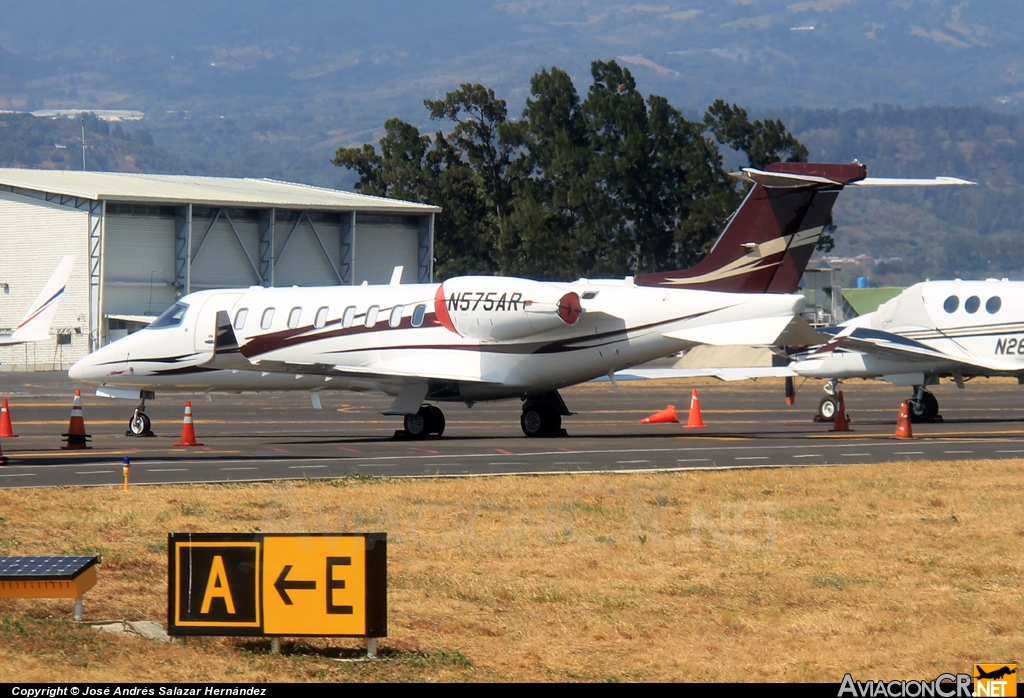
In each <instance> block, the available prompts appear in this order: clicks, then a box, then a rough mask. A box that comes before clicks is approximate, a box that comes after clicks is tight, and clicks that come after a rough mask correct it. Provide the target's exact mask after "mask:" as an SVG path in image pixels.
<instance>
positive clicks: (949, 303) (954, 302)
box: [942, 296, 960, 313]
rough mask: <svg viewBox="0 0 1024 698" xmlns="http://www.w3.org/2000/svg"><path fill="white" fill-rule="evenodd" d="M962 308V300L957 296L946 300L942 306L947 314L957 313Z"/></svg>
mask: <svg viewBox="0 0 1024 698" xmlns="http://www.w3.org/2000/svg"><path fill="white" fill-rule="evenodd" d="M959 307H960V299H959V298H957V297H956V296H950V297H949V298H947V299H946V302H945V303H943V304H942V309H943V310H945V311H946V312H947V313H955V312H956V309H957V308H959Z"/></svg>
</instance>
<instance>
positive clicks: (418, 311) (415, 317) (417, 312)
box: [412, 304, 427, 327]
mask: <svg viewBox="0 0 1024 698" xmlns="http://www.w3.org/2000/svg"><path fill="white" fill-rule="evenodd" d="M426 313H427V306H425V305H423V304H420V305H417V306H416V307H415V308H414V309H413V311H412V326H413V327H419V326H420V325H422V324H423V316H424V315H425V314H426Z"/></svg>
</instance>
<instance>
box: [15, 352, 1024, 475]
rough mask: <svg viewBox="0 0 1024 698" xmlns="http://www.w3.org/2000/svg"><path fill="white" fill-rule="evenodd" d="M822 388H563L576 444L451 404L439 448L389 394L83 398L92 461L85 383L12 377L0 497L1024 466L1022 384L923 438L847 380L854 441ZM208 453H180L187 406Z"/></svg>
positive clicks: (891, 398) (874, 388)
mask: <svg viewBox="0 0 1024 698" xmlns="http://www.w3.org/2000/svg"><path fill="white" fill-rule="evenodd" d="M693 387H696V388H697V389H698V390H699V396H700V404H701V408H702V411H703V416H704V421H705V423H706V424H707V426H708V428H707V429H700V430H696V429H694V430H691V429H685V428H683V425H682V424H658V425H641V424H640V423H639V421H640V420H641V419H642V418H643V417H645V416H647V415H649V414H651V413H653V412H655V411H657V410H660V409H663V408H664V407H665V406H666V405H669V404H671V405H675V406H676V408H677V409H678V413H679V418H680V420H682V421H683V423H684V424H685V421H686V414H687V410H688V408H689V403H690V390H691V388H693ZM820 388H821V384H820V383H817V382H814V383H812V382H808V383H806V384H804V385H803V386H800V387H799V390H798V394H797V401H796V405H794V406H792V407H787V406H786V405H785V402H784V399H783V394H782V392H783V391H782V384H781V381H775V380H773V381H758V382H756V383H754V382H737V383H720V382H717V381H710V380H700V381H689V382H687V381H658V382H644V381H636V382H628V383H627V382H621V383H619V385H618V386H617V387H616V386H612V385H611V384H609V383H590V384H586V385H581V386H576V387H572V388H569V389H566V390H563V391H562V395H563V397H564V398H565V401H566V404H567V405H568V406H569V409H570V410H572V411H574V412H577V414H576V415H574V416H572V417H566V418H564V419H563V426H564V427H565V429H566V430H567V432H568V436H566V437H553V438H544V439H528V438H526V437H525V436H523V434H522V431H521V430H520V427H519V413H520V404H519V403H518V401H505V402H497V403H480V404H476V405H474V406H473V407H472V408H471V409H467V407H466V406H465V405H463V404H461V403H455V404H449V405H447V406H446V405H442V406H441V407H442V409H444V412H445V417H446V419H447V428H446V430H445V433H444V436H443V437H442V438H440V439H428V440H424V441H408V440H401V439H395V438H394V437H393V435H394V432H395V430H396V429H400V428H401V420H400V419H399V418H395V417H385V416H382V415H381V412H383V411H384V410H385V409H386V408H387V406H388V405H389V404H390V399H389V398H387V397H385V396H382V395H371V394H357V393H348V392H324V393H322V394H321V395H322V397H321V400H322V405H323V409H321V410H314V409H312V407H311V403H310V399H309V397H308V395H307V394H306V393H303V392H297V393H282V392H279V393H250V394H241V395H221V394H215V395H213V397H212V401H211V402H207V401H206V399H205V397H204V396H202V395H192V396H183V395H163V394H161V395H158V396H157V399H156V400H153V401H150V402H149V403H148V405H147V413H148V414H149V416H150V417H151V418H152V419H153V428H154V431H155V432H156V433H157V436H156V437H154V438H129V437H126V436H125V435H124V434H125V429H126V427H127V422H128V418H129V416H130V415H131V412H132V410H133V409H134V404H133V403H131V402H129V401H124V400H111V399H106V398H98V397H96V396H95V395H94V394H93V393H92V391H90V390H88V389H83V391H82V395H83V404H84V415H85V423H86V430H87V432H88V433H89V434H91V435H92V440H91V445H92V448H91V449H90V450H79V451H64V450H61V448H60V447H61V446H62V445H63V442H62V439H61V436H60V435H61V434H62V433H64V432H65V431H67V426H68V418H69V415H70V410H71V403H72V397H73V395H74V389H75V385H74V384H73V383H72V382H71V381H70V379H68V378H67V376H66V374H63V373H60V372H53V373H29V374H24V373H10V372H6V373H0V396H6V397H8V398H9V400H10V410H11V416H12V419H13V422H14V430H15V433H17V434H18V435H19V437H18V438H4V439H0V449H2V450H3V453H4V455H5V456H7V458H8V464H7V465H6V466H2V467H0V487H48V486H58V485H64V486H81V485H106V486H110V485H118V484H120V483H121V482H122V471H121V461H122V458H123V457H124V456H128V457H129V458H130V459H131V463H132V468H131V482H132V484H135V485H138V484H157V483H182V482H230V481H256V480H279V479H302V478H313V479H320V478H335V477H343V476H352V475H362V476H390V477H417V476H419V477H432V476H472V475H495V474H530V473H552V472H599V471H644V470H673V469H695V468H723V467H730V468H737V467H748V468H749V467H772V466H821V465H855V464H864V463H883V462H890V461H898V460H919V459H927V460H933V461H943V460H959V459H978V458H1017V457H1021V456H1022V455H1024V410H1022V409H1021V403H1022V398H1024V394H1022V392H1021V391H1022V390H1024V388H1022V387H1020V386H1018V385H1017V384H1016V382H1010V381H1006V380H982V379H979V380H976V381H971V382H969V383H968V384H967V389H966V390H958V389H957V388H956V386H955V385H953V384H952V383H950V384H943V385H941V386H936V387H935V388H934V390H933V392H934V393H935V395H936V397H938V399H939V402H940V412H941V414H942V415H943V420H944V421H942V422H938V423H933V424H915V425H914V436H915V437H917V438H916V439H915V440H913V441H900V440H896V439H894V438H893V433H894V429H895V422H896V417H897V412H898V409H899V404H900V401H901V400H902V399H903V398H905V397H907V396H908V395H909V392H910V391H909V389H907V388H895V387H892V386H889V385H888V384H884V383H876V382H869V381H851V382H849V383H847V384H844V386H843V388H844V393H845V396H846V401H847V409H848V411H849V413H850V415H851V417H852V419H853V423H852V425H851V426H852V429H853V430H852V431H849V432H842V433H833V432H831V431H830V428H831V427H830V425H828V424H817V423H814V422H813V421H812V416H813V414H814V413H815V410H816V407H817V404H818V401H819V399H820V398H821V396H822V392H821V389H820ZM189 398H190V399H191V400H192V406H193V413H194V418H195V429H196V433H197V436H198V439H199V441H201V442H202V443H203V444H204V445H203V446H200V447H193V448H176V447H174V446H173V445H172V444H173V443H174V442H176V441H178V440H179V437H180V436H181V423H182V416H183V412H184V405H185V400H186V399H189Z"/></svg>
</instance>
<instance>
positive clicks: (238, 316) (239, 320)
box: [235, 308, 249, 330]
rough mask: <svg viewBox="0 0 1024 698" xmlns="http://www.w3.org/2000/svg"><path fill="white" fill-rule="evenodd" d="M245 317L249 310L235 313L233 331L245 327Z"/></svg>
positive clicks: (240, 310)
mask: <svg viewBox="0 0 1024 698" xmlns="http://www.w3.org/2000/svg"><path fill="white" fill-rule="evenodd" d="M247 317H249V309H248V308H240V309H239V311H238V312H237V313H235V329H236V330H240V329H242V328H243V327H245V318H247Z"/></svg>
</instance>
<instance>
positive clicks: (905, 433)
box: [895, 400, 915, 439]
mask: <svg viewBox="0 0 1024 698" xmlns="http://www.w3.org/2000/svg"><path fill="white" fill-rule="evenodd" d="M895 438H897V439H913V438H915V437H914V432H913V430H912V429H911V428H910V403H909V402H908V401H907V400H904V401H903V402H902V403H900V416H899V418H898V419H897V420H896V436H895Z"/></svg>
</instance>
